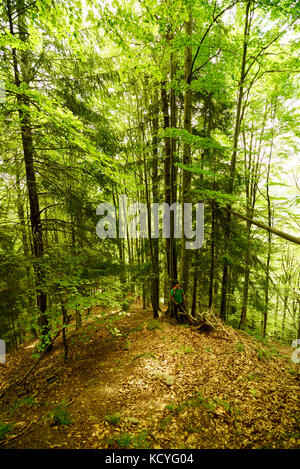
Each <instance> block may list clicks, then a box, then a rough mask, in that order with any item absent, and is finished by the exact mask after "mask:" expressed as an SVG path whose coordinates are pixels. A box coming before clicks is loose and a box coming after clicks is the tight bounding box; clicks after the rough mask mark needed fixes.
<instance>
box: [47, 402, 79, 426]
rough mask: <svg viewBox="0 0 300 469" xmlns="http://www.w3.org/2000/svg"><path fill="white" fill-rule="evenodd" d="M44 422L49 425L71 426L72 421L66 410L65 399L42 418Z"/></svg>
mask: <svg viewBox="0 0 300 469" xmlns="http://www.w3.org/2000/svg"><path fill="white" fill-rule="evenodd" d="M43 420H44V421H45V422H50V424H51V425H66V426H69V425H71V424H72V419H71V415H70V412H69V410H68V409H67V403H66V401H65V399H63V400H62V401H61V403H60V404H58V405H57V406H55V407H54V408H53V409H51V410H50V411H49V412H47V414H46V415H45V416H44V417H43Z"/></svg>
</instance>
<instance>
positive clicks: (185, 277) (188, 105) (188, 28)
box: [180, 15, 193, 290]
mask: <svg viewBox="0 0 300 469" xmlns="http://www.w3.org/2000/svg"><path fill="white" fill-rule="evenodd" d="M192 29H193V21H192V17H191V15H190V16H189V19H188V21H187V22H186V24H185V32H186V35H187V37H188V38H189V37H190V36H191V35H192ZM191 66H192V47H191V46H190V45H189V44H188V45H187V46H186V48H185V58H184V74H185V83H186V89H185V93H184V118H183V119H184V129H185V130H186V131H187V133H188V134H191V133H192V89H191ZM182 162H183V164H184V165H188V164H190V162H191V146H190V144H189V143H188V142H184V145H183V157H182ZM190 191H191V172H190V171H185V170H183V172H182V238H181V266H180V281H181V283H182V285H183V286H184V288H185V290H187V288H188V285H189V271H190V264H189V263H190V255H189V254H190V251H189V249H186V247H185V243H186V239H185V236H184V204H185V203H189V202H191V194H190Z"/></svg>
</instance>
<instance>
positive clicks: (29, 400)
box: [10, 396, 35, 413]
mask: <svg viewBox="0 0 300 469" xmlns="http://www.w3.org/2000/svg"><path fill="white" fill-rule="evenodd" d="M34 404H35V399H34V397H32V396H29V397H23V398H20V399H18V400H17V401H16V402H15V403H14V404H13V406H12V407H11V408H10V412H11V413H14V412H15V411H16V410H17V409H19V407H22V406H27V405H28V406H33V405H34Z"/></svg>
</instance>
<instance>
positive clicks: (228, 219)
mask: <svg viewBox="0 0 300 469" xmlns="http://www.w3.org/2000/svg"><path fill="white" fill-rule="evenodd" d="M250 6H251V0H250V1H248V3H247V6H246V15H245V27H244V44H243V55H242V64H241V74H240V81H239V89H238V98H237V108H236V117H235V126H234V136H233V152H232V156H231V164H230V174H229V188H228V193H229V194H232V192H233V187H234V180H235V166H236V159H237V152H238V140H239V135H240V127H241V119H242V101H243V95H244V80H245V71H246V59H247V49H248V38H249V33H250V26H251V21H250ZM228 208H229V207H228ZM230 225H231V213H230V211H228V212H227V215H226V221H225V252H226V253H227V255H228V251H229V243H230V233H231V226H230ZM228 267H229V265H228V259H227V257H226V256H225V257H224V263H223V276H222V291H221V308H220V316H221V318H222V319H223V320H225V316H226V296H227V277H228Z"/></svg>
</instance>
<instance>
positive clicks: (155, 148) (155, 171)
mask: <svg viewBox="0 0 300 469" xmlns="http://www.w3.org/2000/svg"><path fill="white" fill-rule="evenodd" d="M158 116H159V101H158V87H157V86H155V90H154V97H153V106H152V157H153V160H152V181H153V182H152V197H153V202H154V203H158V199H159V176H158V137H157V134H158ZM152 243H153V274H154V277H153V290H154V291H155V301H156V304H155V308H153V314H154V317H157V316H158V310H159V309H160V306H159V296H160V292H159V238H153V241H152Z"/></svg>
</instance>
